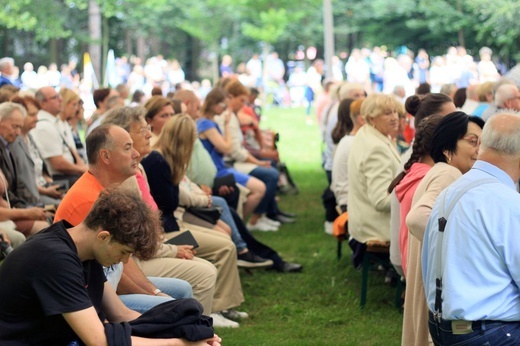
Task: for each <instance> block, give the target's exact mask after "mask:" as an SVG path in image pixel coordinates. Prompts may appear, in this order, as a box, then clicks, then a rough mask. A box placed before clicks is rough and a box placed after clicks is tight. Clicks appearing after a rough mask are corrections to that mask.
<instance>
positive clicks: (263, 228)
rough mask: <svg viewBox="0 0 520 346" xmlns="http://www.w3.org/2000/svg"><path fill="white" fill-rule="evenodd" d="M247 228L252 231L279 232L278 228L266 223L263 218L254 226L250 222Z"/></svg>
mask: <svg viewBox="0 0 520 346" xmlns="http://www.w3.org/2000/svg"><path fill="white" fill-rule="evenodd" d="M246 227H247V229H248V230H250V231H262V232H276V231H278V227H276V226H274V225H272V224H270V223H267V222H265V220H262V218H259V219H258V220H257V221H256V223H255V224H254V225H253V224H251V223H249V222H248V223H247V225H246Z"/></svg>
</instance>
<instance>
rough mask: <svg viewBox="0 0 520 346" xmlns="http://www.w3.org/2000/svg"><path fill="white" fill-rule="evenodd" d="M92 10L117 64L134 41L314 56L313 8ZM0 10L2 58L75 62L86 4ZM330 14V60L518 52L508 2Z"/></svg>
mask: <svg viewBox="0 0 520 346" xmlns="http://www.w3.org/2000/svg"><path fill="white" fill-rule="evenodd" d="M96 1H97V3H98V4H99V6H100V9H101V12H102V16H103V18H105V21H104V23H105V25H107V27H106V28H105V27H103V30H105V31H108V32H105V34H104V38H105V40H107V39H108V42H106V45H107V46H109V47H110V48H112V49H115V51H116V54H117V55H122V54H137V53H138V52H137V49H136V46H138V44H137V43H136V40H141V41H144V44H145V46H146V47H145V51H144V53H145V54H154V53H158V52H161V53H163V54H164V55H165V56H167V57H172V56H175V57H184V60H185V61H187V60H188V59H189V56H190V55H193V54H194V52H196V53H197V54H209V53H210V52H211V54H217V55H221V54H232V55H233V56H234V57H238V59H239V60H245V59H246V58H247V57H248V56H250V55H251V54H252V53H253V52H257V53H258V52H260V51H261V47H262V46H261V45H260V42H264V43H265V44H267V45H268V46H271V47H273V49H276V50H278V51H279V52H280V55H281V56H282V58H284V59H286V58H287V57H289V56H290V55H291V54H293V52H295V51H296V50H297V49H298V47H299V46H304V47H308V46H311V45H313V46H316V47H318V52H321V51H322V49H323V14H322V0H300V1H294V0H277V1H274V0H198V1H192V0H176V1H170V0H147V1H142V0H96ZM0 5H2V8H3V9H4V11H2V12H1V13H0V27H2V28H3V34H0V47H1V48H0V49H1V50H2V54H3V55H15V53H16V52H18V54H20V49H15V45H16V44H17V45H18V47H19V46H20V42H18V43H17V42H16V41H17V40H18V41H20V40H22V41H23V42H24V46H26V45H25V42H27V41H28V40H33V41H34V42H35V43H34V45H31V46H34V47H33V48H31V47H26V49H25V52H24V53H22V55H26V56H30V57H40V59H41V60H42V61H41V63H48V62H49V61H44V60H45V57H46V56H47V57H48V56H52V54H49V51H48V50H49V49H50V47H51V46H52V45H49V42H50V41H56V40H57V42H58V44H57V45H54V46H56V47H58V48H57V49H59V51H58V52H57V53H58V55H59V53H62V54H63V53H64V54H67V55H70V54H75V55H76V56H81V54H82V53H83V51H85V49H86V48H85V47H86V44H88V43H89V42H90V37H89V35H88V25H87V23H88V0H16V1H12V0H0ZM333 11H334V24H335V25H334V30H335V40H336V50H337V52H338V53H339V52H341V51H347V52H348V51H349V50H350V49H352V48H354V47H362V46H372V45H386V46H388V49H389V50H393V49H395V48H397V47H399V46H403V45H405V46H408V47H409V48H411V49H413V50H416V49H418V48H421V47H424V48H426V49H428V50H429V51H431V52H432V53H443V52H444V51H445V49H446V48H447V47H448V46H450V45H458V44H459V43H460V42H463V43H464V44H465V45H466V46H467V47H468V48H469V49H470V51H471V50H473V54H475V52H476V51H477V50H478V48H479V47H481V46H483V45H487V46H489V47H491V48H493V49H494V50H495V51H496V52H499V53H501V54H502V55H503V56H505V57H514V56H513V55H514V54H516V52H517V51H518V48H519V43H520V42H519V40H518V37H519V36H520V27H518V25H516V24H517V23H516V19H517V18H519V16H520V2H518V1H510V0H495V1H493V2H490V1H489V0H394V1H387V0H333ZM54 46H53V47H54ZM197 47H200V49H198V50H197ZM194 49H195V51H194ZM205 52H206V53H205ZM318 54H320V53H318ZM47 59H48V58H47ZM64 59H67V57H64ZM181 60H182V59H181Z"/></svg>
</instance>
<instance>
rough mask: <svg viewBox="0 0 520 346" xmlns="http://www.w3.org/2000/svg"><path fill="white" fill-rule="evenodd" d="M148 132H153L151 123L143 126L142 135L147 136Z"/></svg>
mask: <svg viewBox="0 0 520 346" xmlns="http://www.w3.org/2000/svg"><path fill="white" fill-rule="evenodd" d="M148 132H152V126H151V125H150V124H148V125H146V126H143V127H141V135H143V136H146V135H147V134H148Z"/></svg>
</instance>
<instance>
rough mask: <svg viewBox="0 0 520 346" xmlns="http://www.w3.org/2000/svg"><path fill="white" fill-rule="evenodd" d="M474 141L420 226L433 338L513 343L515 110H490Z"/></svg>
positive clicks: (518, 201)
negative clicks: (470, 154) (467, 166)
mask: <svg viewBox="0 0 520 346" xmlns="http://www.w3.org/2000/svg"><path fill="white" fill-rule="evenodd" d="M461 140H466V139H465V138H462V139H461ZM479 140H480V139H479ZM481 140H482V144H481V145H480V152H479V155H478V159H477V161H476V162H475V164H474V165H473V168H472V169H471V170H470V171H468V172H467V173H466V174H464V175H463V176H462V177H461V178H459V179H458V180H457V181H455V182H454V183H453V184H452V185H450V186H449V187H448V188H446V189H445V190H444V191H443V192H442V193H441V194H440V195H439V197H438V198H437V201H436V203H435V206H434V207H433V210H432V213H431V215H430V218H429V220H428V224H427V226H426V233H425V235H424V242H423V249H422V261H421V262H422V270H423V280H424V288H425V293H426V300H427V303H428V308H429V310H430V313H429V321H428V324H429V329H430V334H431V336H432V339H433V342H434V344H435V345H462V344H464V345H491V344H493V345H498V344H500V345H518V344H519V342H520V322H519V321H520V304H519V302H520V292H519V290H518V287H519V286H520V252H519V251H518V244H519V243H520V233H519V232H518V222H519V221H520V211H519V209H518V206H519V205H520V195H519V194H518V192H517V191H516V185H517V182H518V181H519V180H520V116H518V115H513V114H497V115H494V116H492V117H491V118H490V119H489V120H488V122H487V123H486V125H485V126H484V129H483V131H482V137H481Z"/></svg>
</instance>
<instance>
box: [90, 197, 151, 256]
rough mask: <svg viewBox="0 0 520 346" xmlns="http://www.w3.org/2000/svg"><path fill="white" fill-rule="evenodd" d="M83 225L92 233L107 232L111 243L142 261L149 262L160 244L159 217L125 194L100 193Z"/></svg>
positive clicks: (144, 205) (141, 201)
mask: <svg viewBox="0 0 520 346" xmlns="http://www.w3.org/2000/svg"><path fill="white" fill-rule="evenodd" d="M84 223H85V225H86V226H87V227H88V228H90V229H92V230H94V231H98V230H103V231H107V232H109V233H110V235H111V241H115V242H118V243H119V244H122V245H126V246H129V247H131V248H132V249H133V253H134V255H135V256H136V257H138V258H139V259H142V260H147V259H151V258H153V256H154V255H155V253H156V252H157V248H158V246H159V244H160V243H161V233H160V232H161V223H160V221H159V213H156V212H154V211H152V209H151V208H150V207H149V206H148V205H146V203H145V202H144V201H143V199H142V198H141V196H140V195H138V194H137V193H135V192H130V191H129V190H122V189H109V190H104V191H101V193H100V194H99V197H98V199H97V200H96V202H95V203H94V205H93V206H92V209H91V210H90V212H89V213H88V215H87V217H86V218H85V221H84Z"/></svg>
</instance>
